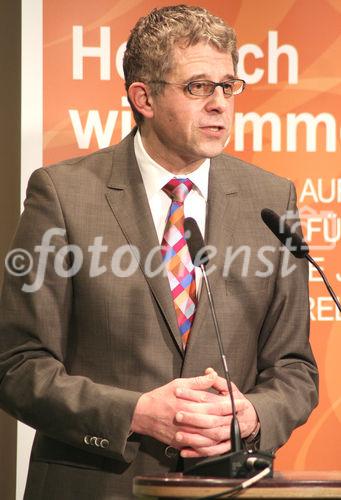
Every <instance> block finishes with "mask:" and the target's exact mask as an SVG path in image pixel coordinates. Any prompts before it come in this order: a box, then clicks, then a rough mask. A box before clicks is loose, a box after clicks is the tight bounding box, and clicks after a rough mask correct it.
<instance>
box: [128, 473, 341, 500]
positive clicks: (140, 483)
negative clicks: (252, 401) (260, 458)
mask: <svg viewBox="0 0 341 500" xmlns="http://www.w3.org/2000/svg"><path fill="white" fill-rule="evenodd" d="M241 481H242V480H240V479H222V478H219V479H215V478H207V477H195V476H183V475H182V474H181V473H173V474H165V475H158V476H138V477H136V478H135V479H134V484H133V492H134V495H135V496H136V497H137V498H140V499H144V500H147V499H148V500H152V499H153V500H156V499H162V500H171V499H175V498H182V499H191V498H199V497H203V496H205V495H213V494H216V493H219V492H222V491H223V490H226V489H228V488H232V487H234V486H236V485H237V484H239V483H240V482H241ZM237 497H238V498H280V499H283V498H287V499H289V498H341V471H328V472H326V471H324V472H316V471H310V472H299V471H295V472H275V473H274V477H273V478H269V479H266V478H265V479H262V480H261V481H259V483H257V484H256V485H254V486H252V487H251V488H249V489H247V490H245V491H243V492H242V493H240V494H238V495H237ZM221 498H224V497H221ZM225 498H231V497H228V496H225Z"/></svg>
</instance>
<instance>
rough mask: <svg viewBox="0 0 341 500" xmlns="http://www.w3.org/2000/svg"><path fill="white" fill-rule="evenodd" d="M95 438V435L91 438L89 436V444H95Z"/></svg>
mask: <svg viewBox="0 0 341 500" xmlns="http://www.w3.org/2000/svg"><path fill="white" fill-rule="evenodd" d="M96 439H97V438H96V436H92V438H90V444H91V445H92V446H95V444H96Z"/></svg>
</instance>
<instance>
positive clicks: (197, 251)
mask: <svg viewBox="0 0 341 500" xmlns="http://www.w3.org/2000/svg"><path fill="white" fill-rule="evenodd" d="M184 229H185V239H186V241H187V246H188V250H189V253H190V256H191V259H192V262H193V265H194V266H197V267H200V266H201V265H204V266H206V265H207V264H208V261H209V257H208V253H207V250H205V249H204V248H205V242H204V239H203V237H202V235H201V232H200V229H199V227H198V224H197V222H196V221H195V220H194V219H193V218H192V217H187V218H186V219H185V221H184Z"/></svg>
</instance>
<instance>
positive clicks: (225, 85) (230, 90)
mask: <svg viewBox="0 0 341 500" xmlns="http://www.w3.org/2000/svg"><path fill="white" fill-rule="evenodd" d="M225 89H226V90H227V91H228V92H232V90H233V84H232V83H224V90H225Z"/></svg>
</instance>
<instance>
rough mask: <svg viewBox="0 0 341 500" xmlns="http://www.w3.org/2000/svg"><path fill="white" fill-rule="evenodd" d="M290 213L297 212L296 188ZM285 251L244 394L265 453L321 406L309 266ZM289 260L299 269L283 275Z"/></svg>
mask: <svg viewBox="0 0 341 500" xmlns="http://www.w3.org/2000/svg"><path fill="white" fill-rule="evenodd" d="M287 210H288V211H291V210H293V211H296V210H297V208H296V192H295V188H294V186H293V185H292V184H291V185H290V196H289V201H288V206H287ZM283 250H284V251H283V252H281V266H280V269H278V271H277V276H276V284H275V291H274V295H273V299H272V303H271V306H270V308H269V310H268V313H267V315H266V317H265V320H264V322H263V326H262V330H261V333H260V337H259V342H258V358H257V373H258V376H257V382H256V385H255V387H254V388H253V389H252V390H251V391H249V392H248V393H247V394H246V397H247V398H248V399H249V400H250V401H251V403H252V404H253V405H254V407H255V409H256V411H257V413H258V417H259V420H260V424H261V431H260V444H259V447H260V449H262V450H270V449H271V450H275V449H276V448H278V447H279V446H281V445H283V444H284V443H285V442H286V441H287V440H288V438H289V436H290V434H291V433H292V431H293V430H294V429H295V427H297V426H299V425H302V424H303V423H304V422H305V421H306V420H307V418H308V416H309V415H310V413H311V410H312V409H313V408H314V407H315V406H316V404H317V394H318V391H317V387H318V372H317V367H316V362H315V360H314V357H313V354H312V351H311V347H310V343H309V291H308V263H307V261H306V259H296V258H295V257H293V256H292V255H291V254H290V253H289V251H288V250H286V249H284V248H283ZM288 257H289V259H288V265H287V268H288V269H290V267H291V266H295V270H294V271H293V272H291V273H290V274H288V275H287V276H285V273H283V272H282V271H283V270H284V269H285V267H286V266H284V265H283V263H284V259H286V258H288Z"/></svg>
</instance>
